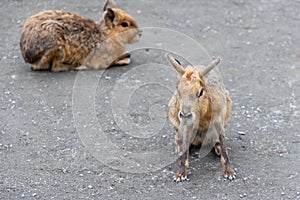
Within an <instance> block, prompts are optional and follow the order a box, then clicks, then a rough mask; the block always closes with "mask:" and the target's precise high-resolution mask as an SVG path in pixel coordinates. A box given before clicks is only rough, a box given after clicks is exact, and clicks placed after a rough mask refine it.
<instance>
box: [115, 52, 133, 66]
mask: <svg viewBox="0 0 300 200" xmlns="http://www.w3.org/2000/svg"><path fill="white" fill-rule="evenodd" d="M128 64H130V53H128V52H126V53H124V54H123V55H121V56H120V57H119V58H118V59H116V60H115V61H114V62H113V63H112V65H128Z"/></svg>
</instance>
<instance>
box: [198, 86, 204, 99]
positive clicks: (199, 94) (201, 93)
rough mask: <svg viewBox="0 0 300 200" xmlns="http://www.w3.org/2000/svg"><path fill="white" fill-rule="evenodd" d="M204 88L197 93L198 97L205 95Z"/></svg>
mask: <svg viewBox="0 0 300 200" xmlns="http://www.w3.org/2000/svg"><path fill="white" fill-rule="evenodd" d="M203 91H204V90H203V88H202V89H201V90H200V91H199V92H198V93H197V97H201V96H202V95H203Z"/></svg>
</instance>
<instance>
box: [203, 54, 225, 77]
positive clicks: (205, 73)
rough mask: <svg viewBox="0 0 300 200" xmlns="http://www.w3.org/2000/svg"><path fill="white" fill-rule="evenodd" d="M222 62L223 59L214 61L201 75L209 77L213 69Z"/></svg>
mask: <svg viewBox="0 0 300 200" xmlns="http://www.w3.org/2000/svg"><path fill="white" fill-rule="evenodd" d="M220 60H221V59H220V58H219V57H218V58H216V59H215V60H213V61H212V62H211V63H210V64H209V65H208V66H207V67H205V69H204V70H203V71H201V72H200V75H201V76H205V75H207V74H208V73H209V72H210V71H211V70H212V69H213V68H215V66H217V65H218V64H219V63H220Z"/></svg>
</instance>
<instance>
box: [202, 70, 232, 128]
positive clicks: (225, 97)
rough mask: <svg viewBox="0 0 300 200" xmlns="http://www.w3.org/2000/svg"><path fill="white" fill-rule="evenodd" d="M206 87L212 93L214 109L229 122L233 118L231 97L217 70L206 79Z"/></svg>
mask: <svg viewBox="0 0 300 200" xmlns="http://www.w3.org/2000/svg"><path fill="white" fill-rule="evenodd" d="M206 87H207V89H208V90H209V93H210V95H211V100H212V101H211V103H212V109H213V110H214V112H215V113H219V114H220V116H222V117H224V119H225V120H224V122H225V123H227V122H228V121H229V120H230V118H231V99H230V96H229V92H228V91H227V90H226V89H225V86H224V84H223V81H222V78H221V77H220V75H219V73H218V72H216V71H215V70H212V71H211V72H210V73H209V75H208V77H207V79H206ZM216 116H219V115H216ZM224 125H225V124H224Z"/></svg>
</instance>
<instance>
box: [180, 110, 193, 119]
mask: <svg viewBox="0 0 300 200" xmlns="http://www.w3.org/2000/svg"><path fill="white" fill-rule="evenodd" d="M178 117H179V119H192V118H193V113H191V112H183V111H182V110H181V111H179V113H178Z"/></svg>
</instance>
